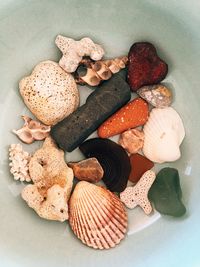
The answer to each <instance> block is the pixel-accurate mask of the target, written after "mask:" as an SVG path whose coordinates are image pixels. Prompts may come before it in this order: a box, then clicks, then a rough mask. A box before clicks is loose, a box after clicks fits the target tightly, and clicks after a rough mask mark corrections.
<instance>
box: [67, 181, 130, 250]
mask: <svg viewBox="0 0 200 267" xmlns="http://www.w3.org/2000/svg"><path fill="white" fill-rule="evenodd" d="M69 223H70V226H71V228H72V230H73V232H74V234H75V235H76V236H77V237H78V238H79V239H80V240H81V241H82V242H83V243H84V244H86V245H87V246H89V247H93V248H95V249H109V248H112V247H115V246H116V245H117V244H119V242H120V241H121V240H122V239H123V238H124V236H125V233H126V231H127V214H126V212H125V208H124V205H123V204H122V202H121V201H120V200H119V198H118V197H117V196H115V195H114V194H113V193H111V192H110V191H108V190H107V189H105V188H103V187H100V186H96V185H94V184H90V183H88V182H85V181H81V182H79V183H78V184H77V186H76V187H75V190H74V192H73V194H72V196H71V198H70V202H69Z"/></svg>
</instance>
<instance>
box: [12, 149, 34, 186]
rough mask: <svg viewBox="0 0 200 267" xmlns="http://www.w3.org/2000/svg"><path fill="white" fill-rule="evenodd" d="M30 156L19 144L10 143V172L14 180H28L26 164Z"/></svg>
mask: <svg viewBox="0 0 200 267" xmlns="http://www.w3.org/2000/svg"><path fill="white" fill-rule="evenodd" d="M30 159H31V156H30V154H29V153H28V152H26V151H24V150H23V148H22V146H21V145H20V144H12V145H10V148H9V160H10V164H9V166H10V172H11V173H12V174H13V176H14V179H15V180H19V181H21V182H24V181H26V182H30V181H31V177H30V175H29V168H28V164H29V161H30Z"/></svg>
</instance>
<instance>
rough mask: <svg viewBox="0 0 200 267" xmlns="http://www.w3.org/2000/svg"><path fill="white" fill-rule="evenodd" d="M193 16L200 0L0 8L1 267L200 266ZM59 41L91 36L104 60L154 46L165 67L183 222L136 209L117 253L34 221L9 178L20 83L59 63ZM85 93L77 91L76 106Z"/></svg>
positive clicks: (199, 74) (21, 0)
mask: <svg viewBox="0 0 200 267" xmlns="http://www.w3.org/2000/svg"><path fill="white" fill-rule="evenodd" d="M199 10H200V2H199V1H198V0H196V1H192V0H191V1H186V0H185V1H183V0H182V1H175V0H174V1H173V0H170V1H157V0H146V1H144V0H141V1H132V0H124V1H120V0H112V1H106V0H101V1H96V0H93V1H89V0H82V1H78V0H60V1H58V0H57V1H53V0H41V1H25V0H18V1H15V0H5V1H3V0H1V1H0V29H1V30H0V83H1V89H0V110H1V112H0V133H1V138H0V204H1V206H0V266H2V267H17V266H20V267H25V266H26V267H31V266H34V267H35V266H40V267H42V266H45V267H46V266H48V267H53V266H59V267H62V266H65V267H71V266H72V267H76V266H77V267H78V266H87V267H90V266H91V267H93V266H105V267H106V266H109V267H112V266H113V267H119V266H120V267H121V266H126V267H128V266H137V267H146V266H154V267H177V266H181V267H198V266H200V256H199V240H200V230H199V221H200V205H199V203H200V185H199V179H200V164H199V154H198V153H199V146H200V134H199V132H200V90H199V86H200V30H199V29H200V15H199ZM57 34H64V35H66V36H71V37H74V38H80V37H83V36H89V37H92V38H93V39H94V40H96V42H98V43H101V44H103V46H104V47H105V50H106V53H107V54H106V55H107V56H108V57H112V56H118V55H123V54H126V53H127V52H128V50H129V47H130V46H131V45H132V43H134V42H136V41H150V42H152V43H154V44H155V46H156V47H157V48H158V51H159V54H160V55H161V57H162V58H163V59H164V60H165V61H166V62H167V63H168V64H169V74H168V76H167V79H166V82H168V83H169V84H170V86H171V87H172V88H173V92H174V94H175V101H174V103H173V106H174V107H175V108H176V110H177V111H178V112H179V113H180V114H181V117H182V118H183V121H184V124H185V128H186V138H185V140H184V143H183V145H182V158H181V159H180V160H178V161H177V162H175V163H173V164H169V165H170V166H175V167H176V168H178V169H179V173H180V177H181V185H182V190H183V201H184V203H185V205H186V207H187V215H186V216H184V217H183V218H180V219H174V218H170V217H166V216H162V217H161V218H159V215H156V216H154V217H150V218H147V217H145V216H144V215H143V214H142V212H141V211H140V209H139V208H138V209H136V210H133V211H131V212H129V219H130V220H129V222H130V224H129V235H128V236H127V237H126V239H125V240H124V241H122V242H121V244H120V245H119V246H117V247H116V248H114V249H111V250H108V251H96V250H93V249H91V248H88V247H86V246H85V245H83V244H82V243H81V242H80V241H79V240H78V239H77V238H76V237H75V236H74V235H73V233H72V232H71V230H70V228H69V226H68V224H67V223H58V222H50V221H45V220H42V219H40V218H39V217H38V216H36V214H35V213H34V211H33V210H31V209H29V208H28V207H27V205H26V203H24V201H23V200H22V199H21V198H20V191H21V188H22V187H21V185H20V183H18V182H14V181H13V178H12V176H11V175H10V174H9V168H8V155H7V154H8V146H9V144H10V143H16V142H18V139H17V138H16V137H15V136H14V135H13V134H12V133H11V129H17V128H19V127H20V126H21V124H22V121H21V119H20V115H22V114H29V113H28V110H27V109H26V107H25V105H24V103H23V101H22V99H21V98H20V96H19V93H18V81H19V80H20V79H21V78H22V77H23V76H25V75H27V74H29V73H30V71H31V70H32V68H33V67H34V65H36V64H37V63H38V62H40V61H43V60H47V59H52V60H55V61H58V59H59V58H60V52H59V51H58V49H57V48H56V46H55V44H54V39H55V36H56V35H57ZM85 90H86V89H85ZM88 93H89V91H85V92H84V93H82V101H83V98H84V97H86V94H88ZM38 146H39V144H38V143H37V144H35V145H31V146H26V145H25V146H24V147H25V149H27V150H29V151H32V150H33V149H34V148H36V147H38ZM72 156H73V155H72ZM69 157H71V156H69Z"/></svg>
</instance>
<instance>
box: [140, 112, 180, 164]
mask: <svg viewBox="0 0 200 267" xmlns="http://www.w3.org/2000/svg"><path fill="white" fill-rule="evenodd" d="M143 130H144V134H145V139H144V146H143V153H144V155H145V156H146V157H147V158H148V159H150V160H151V161H153V162H157V163H163V162H171V161H175V160H177V159H179V158H180V156H181V152H180V148H179V147H180V145H181V143H182V141H183V139H184V137H185V129H184V126H183V122H182V120H181V118H180V116H179V114H178V113H177V112H176V111H175V110H174V109H173V108H172V107H167V108H162V109H161V108H154V109H152V111H151V113H150V117H149V119H148V121H147V123H146V124H145V126H144V129H143Z"/></svg>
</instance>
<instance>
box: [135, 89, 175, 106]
mask: <svg viewBox="0 0 200 267" xmlns="http://www.w3.org/2000/svg"><path fill="white" fill-rule="evenodd" d="M137 93H138V94H139V96H140V97H142V98H143V99H144V100H146V101H147V102H148V103H150V104H151V105H152V106H154V107H156V108H165V107H168V106H170V105H171V103H172V92H171V91H170V89H168V88H167V87H166V86H164V85H162V84H156V85H147V86H143V87H141V88H140V89H139V90H138V91H137Z"/></svg>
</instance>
